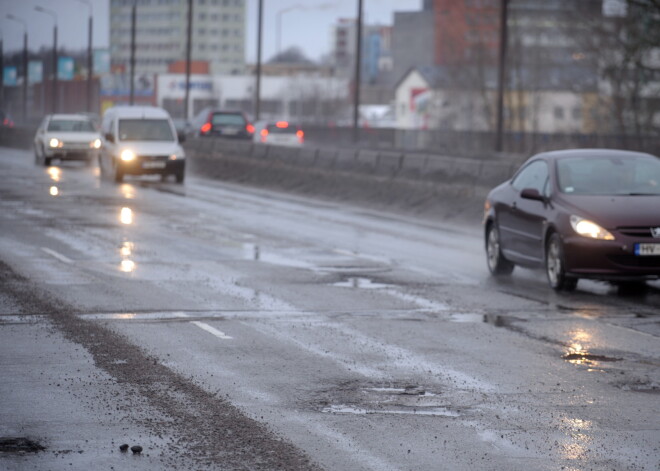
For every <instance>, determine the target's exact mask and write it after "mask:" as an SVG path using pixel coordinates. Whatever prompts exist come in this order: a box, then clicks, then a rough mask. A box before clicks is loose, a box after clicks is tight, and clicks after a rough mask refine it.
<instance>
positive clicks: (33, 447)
mask: <svg viewBox="0 0 660 471" xmlns="http://www.w3.org/2000/svg"><path fill="white" fill-rule="evenodd" d="M45 449H46V448H45V447H44V446H42V445H40V444H39V443H38V442H36V441H34V440H31V439H29V438H25V437H0V453H37V452H39V451H43V450H45Z"/></svg>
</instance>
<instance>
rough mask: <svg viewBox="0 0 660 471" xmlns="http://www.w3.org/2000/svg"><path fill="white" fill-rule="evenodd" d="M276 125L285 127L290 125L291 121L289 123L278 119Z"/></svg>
mask: <svg viewBox="0 0 660 471" xmlns="http://www.w3.org/2000/svg"><path fill="white" fill-rule="evenodd" d="M275 126H277V127H278V128H282V129H285V128H288V127H289V123H287V122H286V121H278V122H277V123H275Z"/></svg>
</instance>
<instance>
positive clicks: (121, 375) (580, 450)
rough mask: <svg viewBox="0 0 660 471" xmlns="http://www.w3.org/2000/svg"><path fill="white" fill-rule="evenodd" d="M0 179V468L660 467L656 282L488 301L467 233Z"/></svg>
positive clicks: (404, 220)
mask: <svg viewBox="0 0 660 471" xmlns="http://www.w3.org/2000/svg"><path fill="white" fill-rule="evenodd" d="M0 174H1V175H2V176H3V178H2V180H1V181H0V235H1V238H0V377H1V378H2V381H0V399H1V400H0V469H8V470H14V469H16V470H23V469H53V470H60V469H74V470H83V469H84V470H87V469H145V470H146V469H148V470H151V469H154V470H156V469H186V470H187V469H190V470H193V469H195V470H197V469H200V470H201V469H222V470H225V469H291V470H297V469H301V470H302V469H326V470H422V469H423V470H474V469H493V470H500V469H501V470H529V469H535V470H536V469H538V470H546V469H547V470H556V469H570V470H589V469H594V470H612V469H614V470H628V469H630V470H638V469H658V468H659V467H660V420H659V419H660V400H659V398H660V396H659V395H658V392H659V391H660V373H659V371H660V370H659V368H658V367H659V366H660V348H659V347H660V342H659V341H658V336H659V335H660V323H659V321H658V319H659V316H660V284H658V283H652V284H651V285H650V287H649V290H648V291H647V292H646V293H643V294H633V295H628V294H626V293H618V292H617V290H616V289H614V288H612V287H610V286H609V285H606V284H601V283H596V282H585V281H581V282H580V284H579V285H578V290H577V291H576V292H575V293H572V294H563V295H559V294H555V293H553V292H551V291H550V290H548V288H547V286H546V284H545V279H544V277H543V275H542V274H541V273H538V272H534V271H527V270H517V271H516V272H514V275H513V276H512V277H511V278H510V279H509V280H505V281H502V282H497V281H495V280H493V279H491V278H490V277H489V276H488V273H487V269H486V264H485V257H484V253H483V252H484V251H483V247H482V245H483V244H482V239H481V227H480V226H479V225H478V224H477V223H475V224H467V223H465V224H461V225H458V224H449V223H443V221H431V220H423V219H415V218H408V217H405V216H400V215H393V214H387V213H383V212H377V211H374V210H370V209H368V208H364V207H362V208H358V207H350V206H347V205H339V204H336V203H331V202H327V201H321V200H309V199H304V198H299V197H294V196H291V195H286V194H282V193H274V192H268V191H263V190H257V189H248V188H245V187H241V186H237V185H230V184H223V183H219V182H214V181H210V180H204V179H201V178H194V177H192V176H188V177H187V181H186V184H185V185H183V186H180V185H176V184H174V183H161V182H159V181H157V180H152V179H149V178H146V179H135V180H132V179H127V181H126V182H125V183H124V184H121V185H115V184H113V183H110V182H107V181H100V180H99V178H98V175H97V169H96V168H94V167H85V166H84V165H78V164H65V165H61V166H55V167H50V168H42V167H35V166H34V164H33V163H32V156H31V154H30V153H28V152H25V151H18V150H10V149H0ZM18 438H21V439H22V438H26V439H30V440H32V441H33V443H34V444H38V445H41V446H43V447H44V448H45V449H44V450H40V451H35V450H34V449H30V448H29V447H27V446H23V447H20V446H18V447H14V448H12V447H11V446H10V445H11V444H12V443H16V442H15V441H14V442H12V441H11V440H12V439H13V440H15V439H18ZM122 443H127V444H130V445H134V444H139V445H141V446H143V448H144V450H143V452H142V453H140V454H132V453H131V452H130V451H128V452H125V453H124V452H121V451H120V450H119V445H121V444H122ZM20 449H22V450H23V451H17V450H20Z"/></svg>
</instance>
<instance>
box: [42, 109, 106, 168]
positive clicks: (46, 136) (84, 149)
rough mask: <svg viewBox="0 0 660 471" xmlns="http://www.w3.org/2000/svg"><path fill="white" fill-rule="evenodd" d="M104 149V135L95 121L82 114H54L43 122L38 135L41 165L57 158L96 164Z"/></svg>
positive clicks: (48, 163)
mask: <svg viewBox="0 0 660 471" xmlns="http://www.w3.org/2000/svg"><path fill="white" fill-rule="evenodd" d="M100 148H101V135H100V134H99V132H98V131H97V129H96V127H95V126H94V123H93V122H92V120H91V119H90V118H89V117H88V116H85V115H82V114H51V115H48V116H46V117H44V119H43V120H42V121H41V124H40V125H39V127H38V128H37V133H36V134H35V136H34V159H35V163H36V164H37V165H46V166H48V165H50V164H51V161H52V160H53V159H59V160H60V161H63V160H84V161H86V162H87V163H92V162H94V161H95V160H96V158H97V156H98V153H99V149H100Z"/></svg>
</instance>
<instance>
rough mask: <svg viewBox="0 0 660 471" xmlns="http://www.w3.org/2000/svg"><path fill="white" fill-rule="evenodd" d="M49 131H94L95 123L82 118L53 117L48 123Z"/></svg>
mask: <svg viewBox="0 0 660 471" xmlns="http://www.w3.org/2000/svg"><path fill="white" fill-rule="evenodd" d="M48 131H49V132H53V131H55V132H94V131H95V129H94V125H93V124H92V123H91V122H90V121H86V120H82V119H51V120H50V122H49V123H48Z"/></svg>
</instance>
